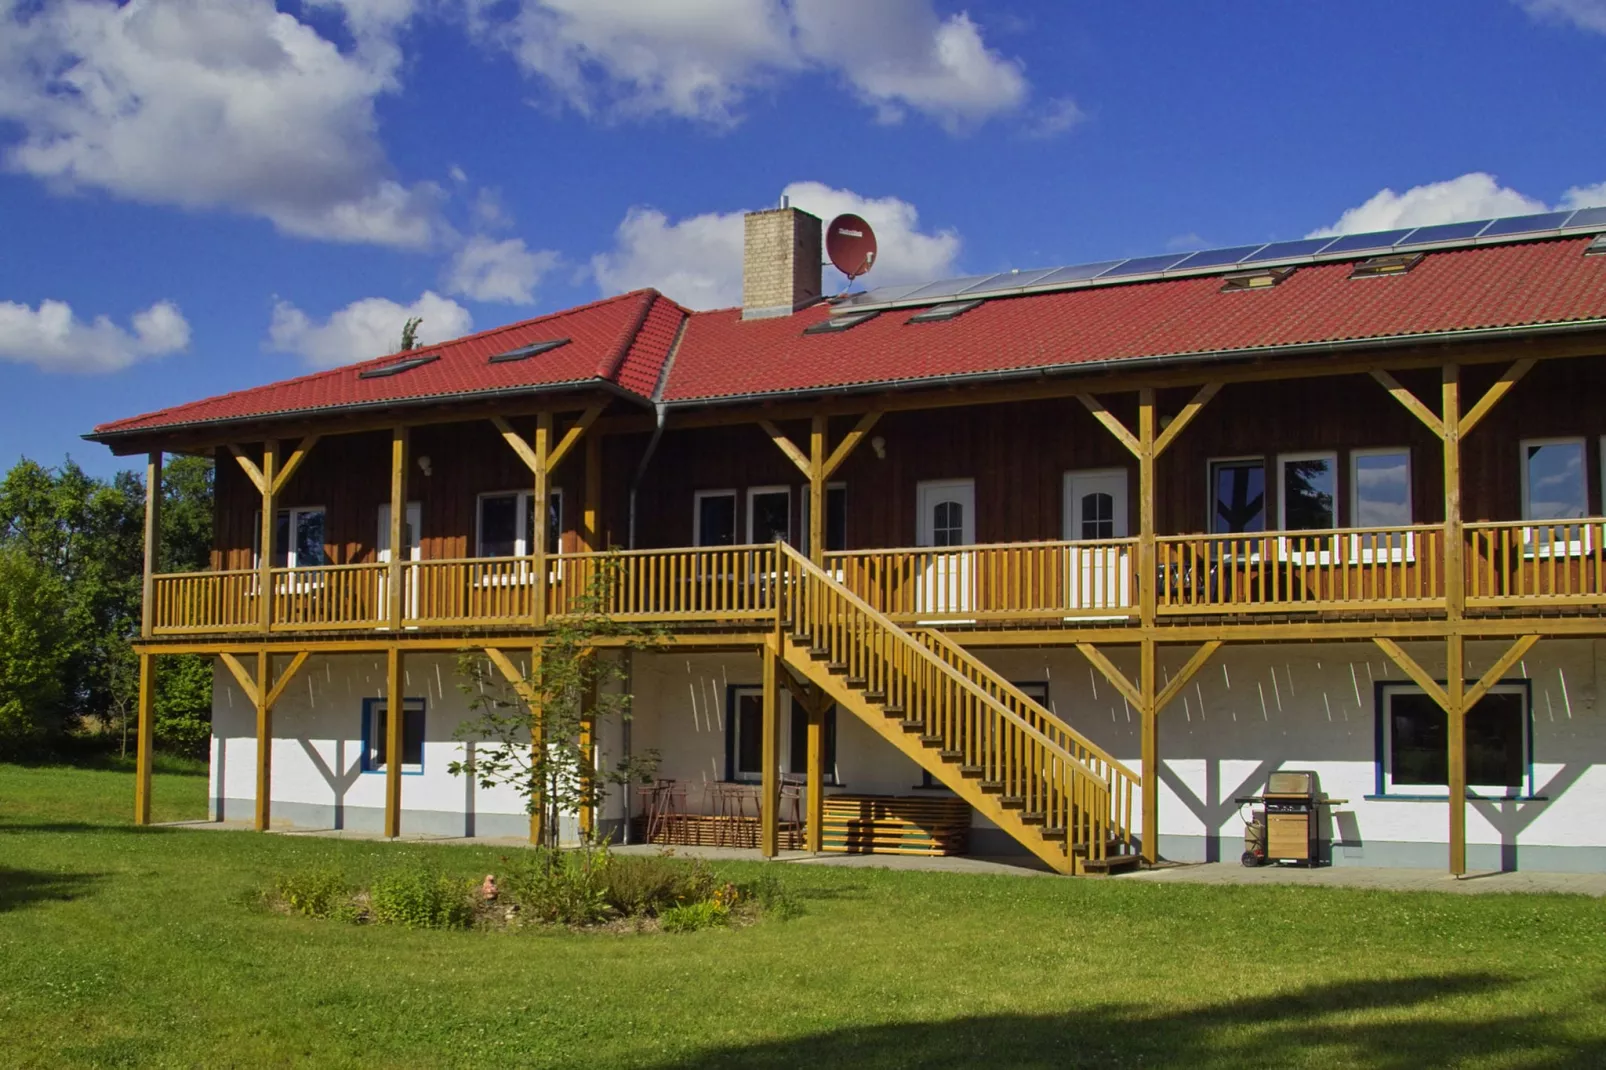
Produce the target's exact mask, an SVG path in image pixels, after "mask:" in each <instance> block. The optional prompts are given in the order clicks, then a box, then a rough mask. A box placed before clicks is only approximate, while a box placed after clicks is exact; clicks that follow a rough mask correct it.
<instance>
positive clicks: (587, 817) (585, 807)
mask: <svg viewBox="0 0 1606 1070" xmlns="http://www.w3.org/2000/svg"><path fill="white" fill-rule="evenodd" d="M590 656H591V657H593V658H597V657H601V656H602V655H601V654H600V653H599V652H597V651H596V650H592V651H591V653H590ZM582 704H583V708H582V711H581V716H580V752H581V753H582V754H584V755H585V761H586V763H587V765H588V766H592V767H594V765H595V762H596V745H597V726H596V711H597V681H596V678H595V677H593V678H592V680H591V682H590V684H589V685H588V686H587V687H586V693H585V695H584V696H583V697H582ZM582 786H583V788H584V792H583V793H584V794H585V795H586V796H587V797H588V798H589V797H590V796H591V794H592V792H594V791H596V788H597V785H596V778H594V777H592V776H591V775H589V774H585V775H584V780H583V784H582ZM579 821H580V837H581V839H584V840H586V841H588V842H589V841H590V839H591V837H592V834H593V833H594V832H595V831H596V828H597V808H596V805H595V804H594V803H593V802H590V801H587V802H585V803H583V804H582V805H581V806H580V813H579Z"/></svg>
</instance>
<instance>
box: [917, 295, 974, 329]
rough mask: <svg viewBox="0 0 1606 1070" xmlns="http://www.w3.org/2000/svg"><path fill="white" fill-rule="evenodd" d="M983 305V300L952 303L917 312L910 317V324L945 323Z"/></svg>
mask: <svg viewBox="0 0 1606 1070" xmlns="http://www.w3.org/2000/svg"><path fill="white" fill-rule="evenodd" d="M979 304H981V299H980V298H977V299H976V300H974V301H950V302H948V303H947V304H946V305H938V306H936V307H935V308H928V309H926V310H925V311H923V312H916V313H915V314H914V315H913V316H910V317H909V322H910V323H943V322H945V321H947V320H951V319H953V318H954V317H956V316H963V315H964V314H965V313H966V312H969V311H970V310H971V309H973V308H975V307H976V306H977V305H979Z"/></svg>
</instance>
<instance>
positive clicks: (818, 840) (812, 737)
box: [806, 688, 830, 854]
mask: <svg viewBox="0 0 1606 1070" xmlns="http://www.w3.org/2000/svg"><path fill="white" fill-rule="evenodd" d="M813 697H814V701H813V702H811V703H809V705H808V713H809V762H808V765H809V768H808V777H809V782H808V792H809V798H808V816H807V822H806V828H807V830H808V831H807V833H806V836H807V847H808V849H809V850H810V851H811V852H813V853H814V854H819V853H820V851H821V850H823V847H822V846H821V845H822V843H823V841H824V832H825V711H826V710H827V709H828V708H829V706H830V700H828V699H827V698H826V697H825V695H824V694H823V693H821V692H820V691H819V689H817V688H816V689H815V692H814V696H813Z"/></svg>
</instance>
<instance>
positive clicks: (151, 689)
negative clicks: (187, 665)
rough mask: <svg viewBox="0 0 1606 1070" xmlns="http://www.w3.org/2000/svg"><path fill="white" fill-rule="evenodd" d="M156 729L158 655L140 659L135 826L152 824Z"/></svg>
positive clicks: (135, 761) (148, 655) (135, 763)
mask: <svg viewBox="0 0 1606 1070" xmlns="http://www.w3.org/2000/svg"><path fill="white" fill-rule="evenodd" d="M155 728H156V656H155V655H154V654H141V655H140V656H139V734H138V736H137V737H136V742H135V744H134V747H135V749H134V824H136V825H149V824H150V823H151V746H152V743H153V742H154V740H155V734H154V733H155Z"/></svg>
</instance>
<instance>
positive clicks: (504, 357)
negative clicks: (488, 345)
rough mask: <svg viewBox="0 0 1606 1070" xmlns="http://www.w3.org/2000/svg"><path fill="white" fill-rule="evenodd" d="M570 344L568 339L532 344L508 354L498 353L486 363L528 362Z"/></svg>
mask: <svg viewBox="0 0 1606 1070" xmlns="http://www.w3.org/2000/svg"><path fill="white" fill-rule="evenodd" d="M568 344H569V339H567V338H550V339H548V340H546V341H544V342H531V343H530V344H529V345H527V346H519V348H517V349H510V350H508V351H507V352H506V353H497V354H495V355H494V356H492V357H491V358H490V359H489V360H487V361H486V363H487V364H510V363H512V362H513V361H515V360H528V359H529V358H531V357H534V356H539V355H540V354H542V353H547V352H550V351H551V350H554V349H557V348H558V347H559V346H566V345H568Z"/></svg>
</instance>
